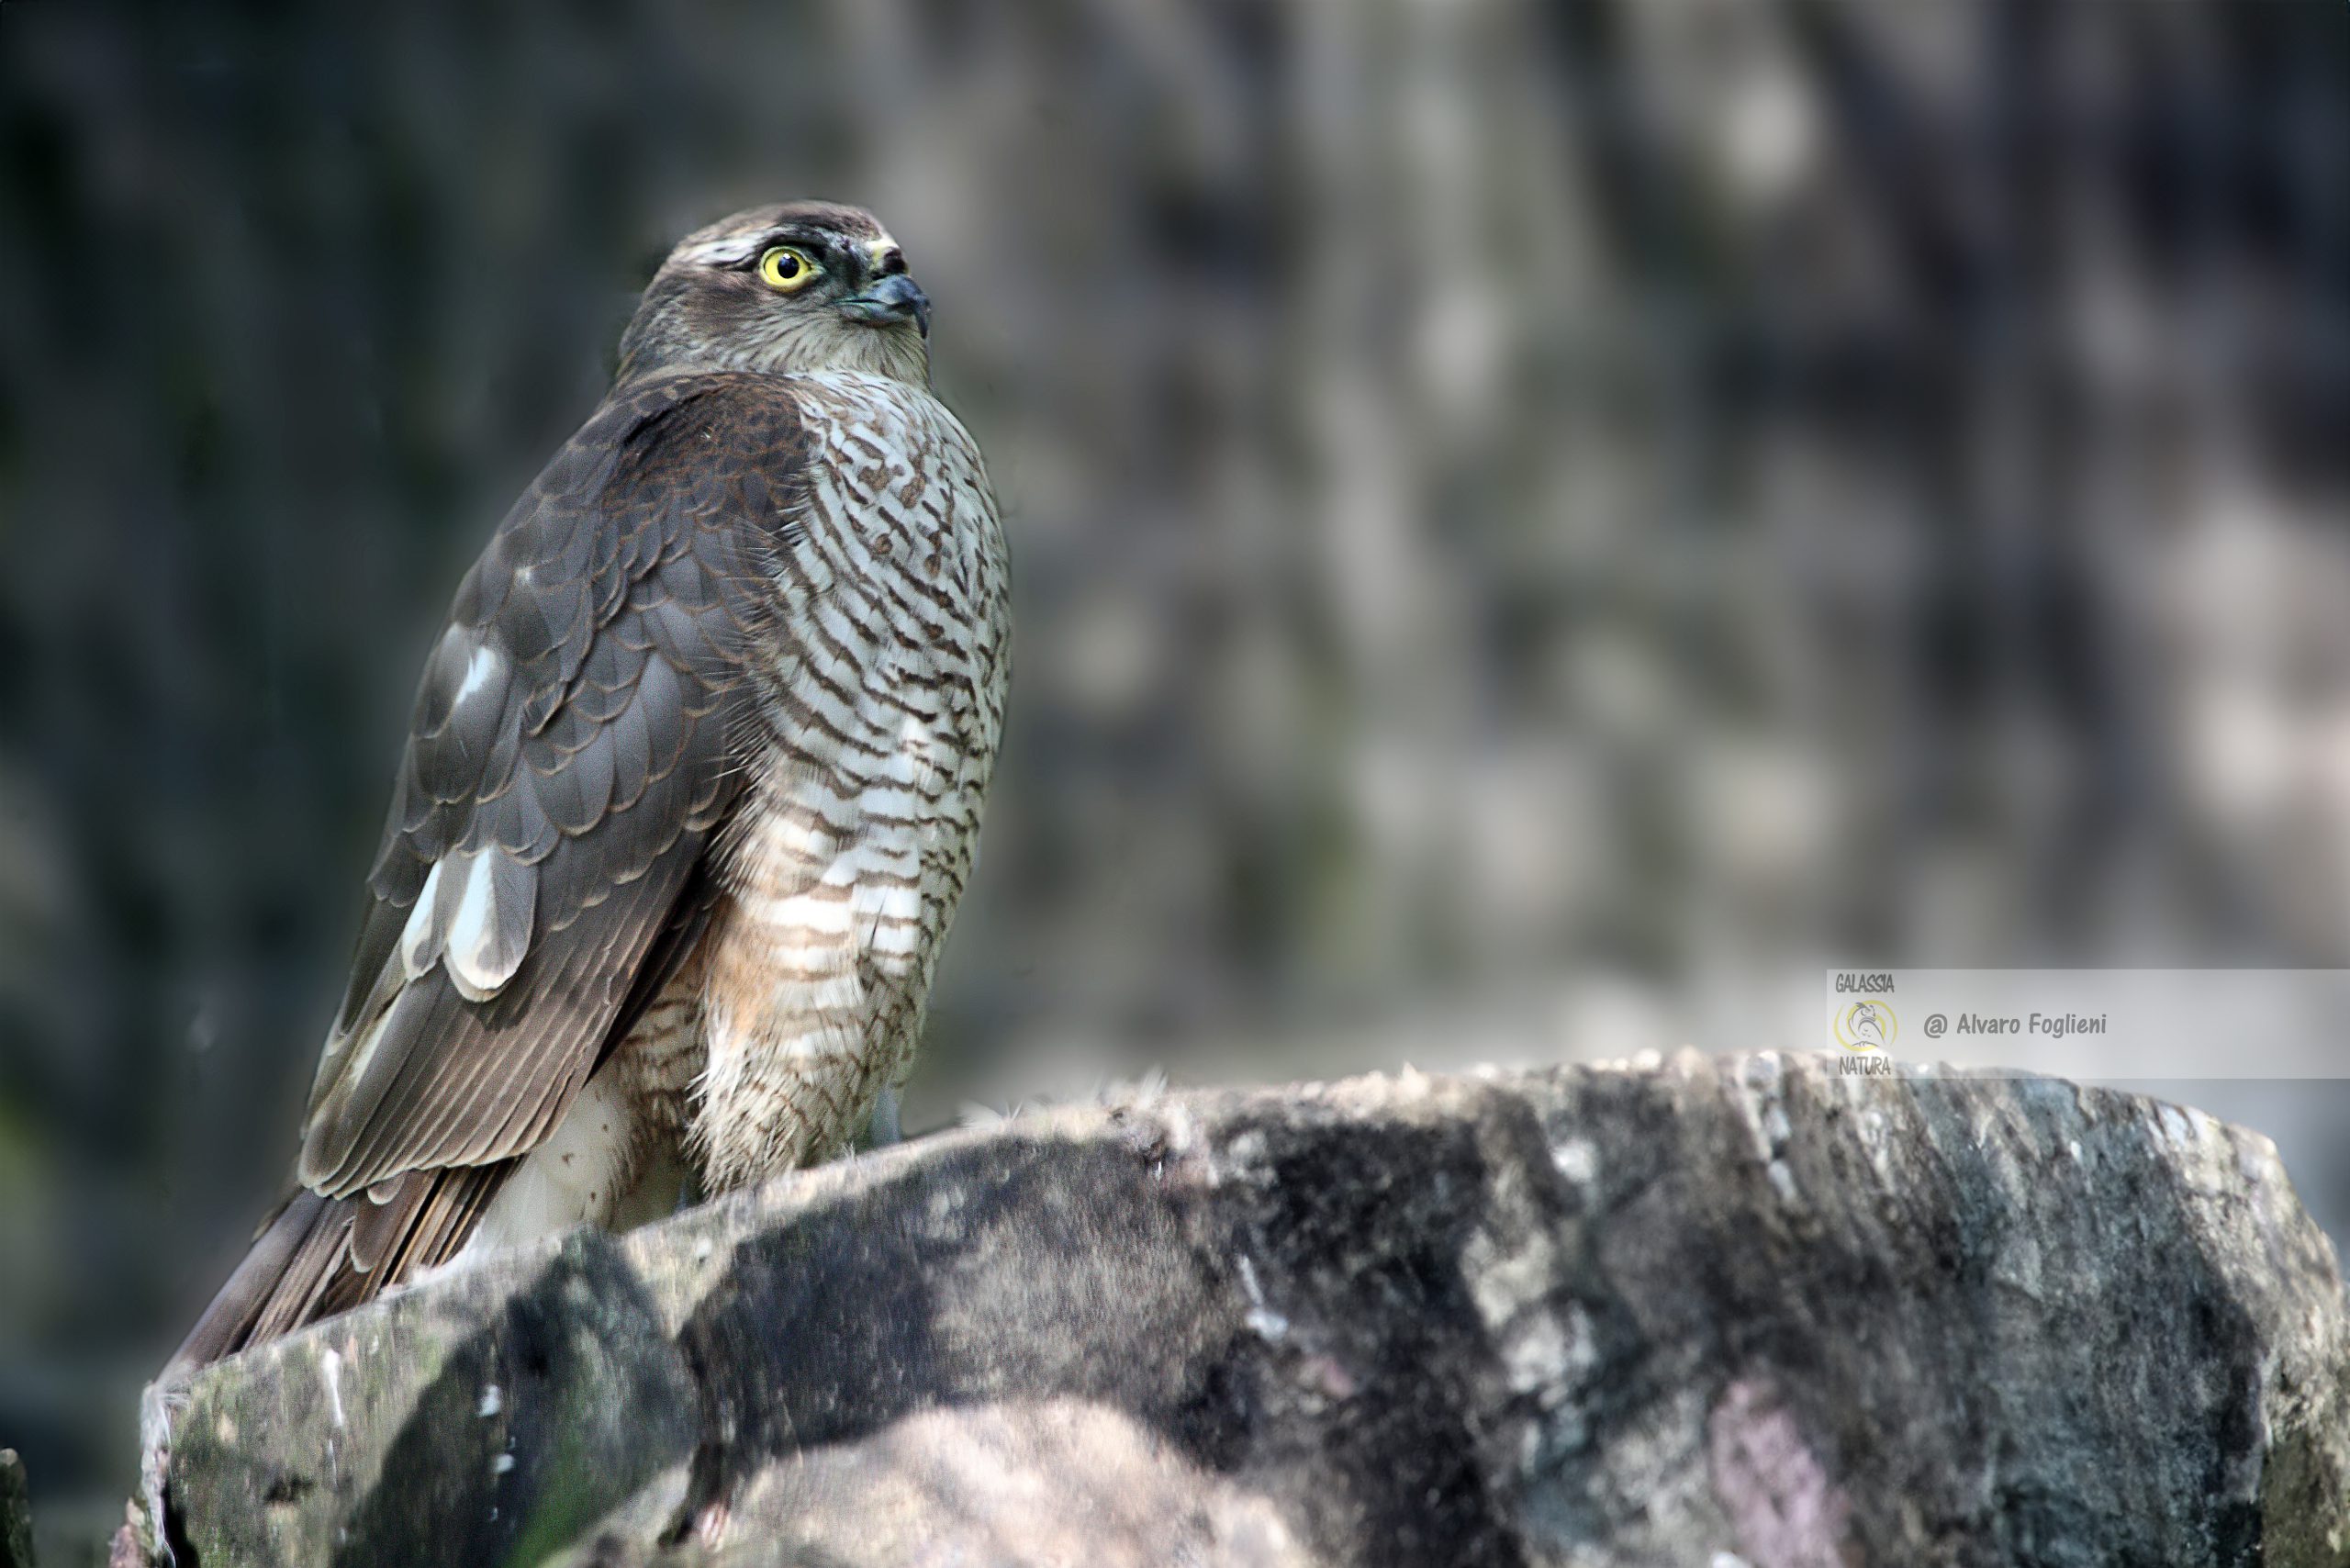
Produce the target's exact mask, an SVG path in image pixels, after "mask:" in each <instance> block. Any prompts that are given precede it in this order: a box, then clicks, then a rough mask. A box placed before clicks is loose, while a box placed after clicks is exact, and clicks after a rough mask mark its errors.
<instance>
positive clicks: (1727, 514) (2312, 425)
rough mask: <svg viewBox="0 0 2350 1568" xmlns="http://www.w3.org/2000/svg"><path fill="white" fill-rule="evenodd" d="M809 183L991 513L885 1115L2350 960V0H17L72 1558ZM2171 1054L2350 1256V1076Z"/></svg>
mask: <svg viewBox="0 0 2350 1568" xmlns="http://www.w3.org/2000/svg"><path fill="white" fill-rule="evenodd" d="M793 194H822V195H826V196H836V197H840V198H844V199H849V200H856V201H861V202H865V203H867V204H868V205H870V206H872V207H875V208H877V209H878V211H880V212H881V213H882V214H884V215H885V217H886V218H887V220H888V221H889V223H890V226H891V227H892V229H893V230H895V231H896V232H897V234H898V235H899V237H900V238H901V240H903V241H904V242H905V244H906V246H907V249H908V252H909V253H910V255H911V257H912V261H913V264H914V267H915V270H916V271H917V273H918V274H919V275H920V276H921V277H922V278H923V283H924V285H925V286H926V287H927V288H928V289H929V291H930V292H931V294H932V295H933V296H934V298H935V299H936V300H937V302H938V308H939V317H938V326H937V331H936V336H935V340H934V346H935V349H936V353H937V359H938V379H939V382H940V385H941V387H942V389H943V390H944V391H945V393H946V396H947V397H948V398H949V400H950V401H951V402H953V403H954V405H955V406H956V407H957V409H959V410H960V411H961V412H962V414H963V416H964V417H965V419H966V420H967V421H968V423H969V424H970V426H971V427H972V429H973V430H974V431H976V432H977V434H978V435H979V439H980V441H981V442H982V443H983V445H984V446H985V447H986V449H987V451H988V454H989V456H990V463H991V465H992V467H993V471H994V475H995V478H996V482H997V485H998V487H999V488H1000V490H1001V491H1002V497H1003V501H1004V507H1005V510H1006V513H1007V516H1008V518H1009V520H1010V523H1011V532H1012V533H1013V540H1014V548H1015V551H1016V554H1017V566H1018V574H1019V608H1018V617H1019V644H1018V675H1017V680H1016V695H1015V699H1014V711H1013V731H1012V734H1011V736H1010V738H1009V742H1008V746H1007V751H1006V754H1005V757H1004V762H1003V766H1002V770H1001V772H1000V774H999V783H998V790H997V796H996V800H995V802H994V805H993V807H992V810H991V812H990V822H989V826H988V836H987V844H986V849H985V854H984V856H983V868H982V871H981V874H980V877H979V881H978V883H977V885H976V886H975V888H974V890H973V893H972V896H971V898H970V901H969V902H968V904H967V906H966V911H965V913H964V916H963V919H962V922H961V924H960V926H959V928H958V933H957V937H956V940H955V943H954V945H953V947H952V949H951V951H950V954H949V958H948V961H947V965H946V972H945V974H944V976H943V977H942V982H941V985H940V989H939V991H938V994H937V998H936V1002H935V1006H934V1025H933V1030H932V1042H933V1052H932V1056H931V1058H930V1065H929V1067H928V1068H927V1070H925V1073H924V1075H923V1078H922V1079H920V1080H918V1081H917V1093H916V1097H915V1102H914V1104H913V1106H912V1116H911V1118H910V1120H911V1123H912V1125H914V1126H923V1125H935V1124H936V1123H938V1122H940V1121H942V1120H944V1119H946V1118H947V1117H949V1116H951V1114H953V1108H954V1106H955V1105H956V1104H957V1103H958V1102H959V1101H961V1100H963V1099H966V1098H996V1099H1002V1098H1005V1097H1013V1096H1019V1095H1023V1094H1027V1093H1030V1092H1035V1091H1037V1090H1039V1089H1045V1088H1050V1087H1054V1086H1066V1085H1068V1084H1069V1083H1072V1082H1080V1081H1083V1080H1084V1079H1085V1078H1086V1077H1087V1076H1088V1075H1091V1074H1093V1073H1096V1072H1109V1073H1118V1072H1126V1071H1131V1070H1134V1069H1135V1068H1136V1067H1137V1066H1138V1065H1140V1064H1143V1063H1146V1062H1152V1061H1156V1062H1160V1063H1164V1064H1165V1065H1166V1066H1167V1067H1168V1068H1169V1070H1171V1071H1172V1072H1173V1073H1174V1075H1175V1076H1176V1077H1177V1078H1178V1079H1179V1080H1180V1081H1208V1080H1234V1079H1258V1080H1274V1079H1283V1078H1290V1077H1299V1076H1329V1075H1336V1074H1338V1073H1342V1072H1345V1071H1348V1070H1363V1069H1369V1068H1373V1067H1379V1066H1392V1065H1393V1063H1394V1062H1396V1061H1397V1060H1400V1059H1403V1058H1410V1059H1412V1060H1415V1061H1416V1062H1418V1063H1419V1064H1420V1065H1422V1066H1429V1067H1434V1066H1447V1065H1456V1064H1458V1063H1460V1062H1465V1061H1468V1060H1472V1059H1479V1058H1504V1059H1514V1060H1535V1059H1544V1058H1563V1057H1570V1056H1572V1057H1592V1056H1602V1055H1614V1054H1620V1053H1623V1052H1627V1051H1632V1050H1638V1049H1641V1048H1645V1047H1659V1048H1670V1047H1673V1046H1676V1045H1680V1044H1683V1043H1693V1044H1695V1045H1697V1046H1699V1047H1702V1048H1705V1049H1708V1050H1727V1049H1732V1048H1752V1047H1762V1046H1769V1045H1804V1046H1808V1045H1811V1044H1813V1043H1814V1042H1812V1041H1810V1040H1808V1039H1803V1038H1800V1037H1799V1036H1801V1033H1802V1028H1801V1025H1802V1022H1803V1021H1804V1020H1805V1019H1806V1018H1807V1016H1808V1015H1807V1014H1804V1013H1802V1012H1801V1010H1800V1009H1798V1008H1790V1007H1788V1006H1785V1005H1783V1001H1784V999H1785V997H1786V996H1787V995H1788V994H1789V993H1790V991H1792V994H1793V995H1794V996H1796V997H1797V998H1799V999H1801V1000H1803V1001H1807V1002H1808V1001H1811V1000H1813V999H1816V997H1817V995H1818V976H1819V970H1820V968H1821V967H1822V966H1823V965H1825V964H1826V963H1828V962H1829V961H1830V959H1831V958H1853V959H1859V960H1865V961H1871V962H1880V963H1882V962H1902V963H1908V964H1913V965H1934V966H1940V967H1975V966H1982V967H1989V966H2002V965H2035V966H2071V965H2081V966H2091V965H2095V966H2123V965H2132V966H2163V965H2174V964H2176V965H2194V966H2230V965H2256V966H2312V967H2317V966H2339V965H2344V964H2345V963H2350V528H2345V522H2350V9H2345V8H2344V6H2342V5H2340V4H2339V3H2338V0H2310V3H2308V4H2298V5H2297V4H2286V3H2273V4H2259V5H2242V6H2223V5H2216V4H2213V5H2191V4H2176V5H2126V4H2070V5H2047V4H2021V3H2016V4H2007V3H1991V0H1984V3H1979V4H1978V3H1974V0H1943V3H1927V0H1912V3H1909V4H1904V5H1899V6H1894V5H1881V4H1849V5H1830V4H1802V3H1793V0H1790V3H1786V4H1712V3H1701V0H1662V3H1655V4H1645V3H1643V4H1629V3H1619V4H1596V3H1585V4H1575V5H1559V6H1537V5H1532V4H1527V5H1511V4H1501V3H1493V4H1473V3H1467V0H1461V3H1447V0H1420V3H1416V4H1405V3H1396V0H1361V3H1359V4H1349V5H1345V6H1339V5H1335V4H1333V5H1315V4H1299V5H1294V6H1270V5H1260V4H1255V3H1243V0H1226V3H1222V4H1189V5H1157V4H1147V3H1145V0H1055V3H1051V4H1046V5H1042V6H1036V5H1014V4H1010V3H1008V0H1007V3H1002V4H984V3H981V4H963V5H955V4H946V3H944V0H939V3H915V0H829V3H813V0H811V3H803V4H790V5H762V6H750V5H744V6H718V5H706V4H695V5H688V6H676V5H667V4H656V3H655V0H603V3H600V4H597V5H591V6H582V7H576V8H573V9H571V10H569V11H567V12H565V13H563V14H560V15H558V14H555V13H554V12H552V11H549V12H547V13H545V14H542V13H540V12H538V11H532V12H530V13H528V14H527V20H526V19H525V14H524V13H521V12H518V11H509V10H506V9H503V8H494V7H480V6H457V5H439V6H436V5H409V6H383V7H375V8H369V9H363V10H351V9H348V8H345V9H342V10H341V13H340V14H339V15H332V16H330V15H329V14H328V12H327V8H325V7H316V8H308V9H306V8H299V7H286V6H277V7H253V8H251V9H246V8H237V7H230V6H222V5H216V4H203V3H197V4H185V5H180V6H172V7H168V8H165V7H154V8H145V7H136V6H110V5H103V4H91V5H78V4H77V5H70V6H69V5H66V4H62V0H9V3H7V4H5V5H0V547H5V552H6V554H5V557H0V558H4V559H5V563H6V565H5V570H0V1444H6V1445H11V1446H14V1447H17V1448H18V1449H20V1450H23V1451H24V1453H25V1454H26V1456H27V1461H28V1468H29V1470H30V1473H31V1477H32V1485H33V1488H34V1493H35V1496H36V1500H37V1503H38V1505H39V1508H40V1509H41V1513H40V1518H41V1522H42V1525H43V1528H44V1529H45V1530H48V1531H50V1532H51V1535H52V1539H51V1540H50V1542H45V1545H46V1546H47V1547H48V1549H49V1551H50V1556H49V1557H47V1558H45V1559H44V1560H45V1561H50V1562H56V1561H61V1560H62V1561H66V1562H72V1561H74V1559H73V1557H72V1556H71V1555H62V1554H65V1553H66V1552H67V1551H68V1547H67V1545H66V1544H65V1543H66V1542H68V1541H69V1540H83V1539H89V1540H95V1538H96V1534H97V1532H98V1530H99V1529H100V1527H102V1526H104V1525H106V1524H110V1523H111V1522H112V1519H113V1518H117V1517H118V1513H117V1510H118V1507H119V1502H118V1499H119V1498H120V1496H121V1495H122V1494H123V1493H124V1491H125V1490H126V1489H127V1486H128V1484H129V1472H130V1468H131V1465H132V1462H133V1455H134V1452H135V1446H136V1445H135V1439H134V1435H133V1428H132V1423H133V1405H134V1396H135V1392H136V1389H137V1387H138V1384H139V1383H140V1380H141V1378H142V1377H143V1376H144V1375H145V1374H146V1373H147V1372H149V1371H151V1369H152V1367H153V1365H154V1363H155V1362H156V1361H159V1360H160V1358H161V1356H162V1353H163V1352H164V1351H165V1350H167V1349H168V1347H169V1345H170V1344H171V1343H172V1342H173V1339H174V1338H175V1337H176V1334H177V1331H178V1330H179V1328H180V1327H183V1326H184V1325H185V1321H186V1318H187V1316H189V1314H190V1313H192V1312H193V1311H194V1309H195V1308H196V1305H198V1304H199V1303H200V1301H201V1300H202V1298H203V1297H204V1296H205V1294H207V1292H208V1291H209V1289H210V1287H211V1285H212V1284H213V1283H214V1282H216V1281H217V1278H218V1273H219V1271H222V1270H224V1269H225V1268H226V1267H227V1265H228V1262H229V1260H230V1258H231V1257H232V1256H233V1255H234V1253H235V1252H236V1251H237V1250H238V1249H239V1247H240V1245H241V1241H242V1239H243V1236H244V1230H245V1227H246V1226H248V1225H249V1224H250V1222H251V1221H252V1218H253V1217H255V1216H256V1215H258V1214H259V1213H260V1212H261V1209H262V1207H263V1204H265V1203H266V1201H267V1199H268V1197H269V1195H270V1193H271V1192H272V1190H273V1188H274V1184H275V1183H276V1182H277V1181H278V1180H279V1179H280V1177H281V1176H282V1175H283V1173H284V1170H285V1164H286V1161H287V1159H289V1157H290V1154H291V1149H292V1139H291V1129H292V1127H293V1126H294V1124H295V1119H296V1117H297V1114H298V1110H299V1106H300V1102H301V1098H302V1093H303V1090H304V1088H305V1086H306V1084H307V1082H308V1074H309V1070H310V1060H311V1055H312V1052H313V1051H314V1049H315V1047H316V1045H317V1041H318V1037H319V1032H320V1030H321V1028H322V1026H323V1023H324V1020H325V1018H326V1016H327V1014H328V1012H329V1010H330V1005H331V999H332V997H333V995H334V993H335V991H336V990H337V988H338V987H339V985H340V981H341V974H340V969H341V962H342V959H343V956H344V951H345V947H346V944H347V943H348V941H349V939H350V936H351V934H352V928H353V917H354V915H355V913H356V909H357V900H356V892H355V888H356V885H357V880H358V879H359V877H360V875H361V874H362V872H363V871H364V865H365V861H366V858H367V857H368V855H369V853H370V851H371V849H372V846H373V843H374V838H375V833H376V831H377V828H378V826H379V824H380V820H381V812H382V810H383V806H384V796H385V790H386V780H387V778H388V777H389V769H390V766H391V763H392V760H393V757H394V756H395V749H396V748H395V744H394V743H395V741H396V739H397V735H398V734H399V733H400V732H399V722H400V720H401V717H402V715H403V714H404V711H405V708H406V705H407V703H408V699H409V695H410V691H411V689H412V682H413V680H414V678H415V675H416V672H417V670H418V668H419V666H420V661H421V658H422V655H423V653H424V651H425V649H426V647H427V645H428V643H429V640H430V637H431V633H432V631H433V628H434V627H435V625H436V624H437V622H438V618H439V617H440V616H441V614H442V612H443V610H445V608H446V605H447V601H448V598H449V596H450V594H451V593H452V592H453V588H454V585H455V582H456V579H457V577H458V576H459V575H460V573H461V572H462V570H463V569H464V566H465V565H466V564H467V563H468V562H469V561H470V560H471V559H472V557H473V555H474V554H475V553H476V550H477V549H478V548H479V546H480V543H481V542H482V540H483V539H484V537H485V536H486V534H487V531H488V530H489V528H490V527H491V526H492V524H493V523H494V521H496V519H497V518H498V515H499V514H500V513H501V512H502V511H503V510H504V509H505V507H506V506H507V504H508V502H509V500H510V499H511V498H512V497H513V496H514V495H515V494H516V493H518V492H519V491H520V488H521V487H523V485H525V484H526V483H527V482H528V480H529V478H530V476H532V473H533V471H534V470H535V468H536V466H537V465H538V464H539V462H540V461H541V460H542V459H543V457H544V456H545V454H547V453H548V452H549V451H550V450H552V448H553V447H554V445H555V444H556V442H559V441H560V440H561V439H562V438H563V437H564V436H565V434H566V433H568V431H570V430H571V429H572V428H573V427H574V426H575V425H576V423H577V422H578V421H579V420H580V419H581V418H582V416H583V415H584V414H585V413H586V411H587V410H588V408H589V407H590V406H591V405H592V403H593V402H594V400H595V398H596V397H597V396H598V394H599V390H600V387H601V386H602V384H603V381H604V379H605V377H606V375H607V374H608V373H609V369H610V363H611V351H612V345H613V342H614V340H615V338H616V337H617V335H618V332H619V330H620V327H621V323H622V322H623V321H624V320H625V319H626V317H627V314H628V311H629V309H630V307H631V304H632V297H633V295H634V291H635V290H636V289H637V288H638V287H639V286H642V284H643V280H644V279H645V278H646V276H647V275H649V273H650V271H651V268H652V265H653V263H654V262H655V260H656V259H657V258H658V256H659V255H660V254H661V252H663V251H664V250H665V249H666V246H667V244H668V243H669V241H671V240H672V239H673V238H674V237H675V236H676V235H677V234H678V233H679V232H681V231H683V230H685V229H687V228H688V227H690V226H692V225H694V224H696V223H699V222H700V221H703V220H705V219H707V218H710V217H711V216H713V215H715V214H718V213H722V212H723V211H726V210H729V209H730V208H732V207H736V206H741V205H746V204H748V203H750V202H752V201H755V200H762V199H768V198H772V197H775V196H785V195H793ZM2344 1049H2345V1051H2350V1042H2345V1043H2344ZM2114 1067H2115V1074H2116V1076H2117V1077H2120V1076H2126V1075H2127V1072H2128V1067H2129V1064H2128V1062H2127V1061H2126V1060H2122V1061H2117V1062H2116V1063H2115V1064H2114ZM2224 1071H2225V1064H2224V1062H2223V1061H2222V1062H2221V1063H2219V1064H2216V1065H2215V1074H2218V1073H2222V1072H2224ZM2174 1092H2177V1093H2179V1094H2181V1095H2183V1096H2185V1097H2187V1098H2189V1099H2193V1100H2195V1101H2197V1102H2198V1103H2202V1104H2204V1105H2206V1106H2207V1107H2208V1108H2210V1109H2211V1110H2213V1111H2215V1112H2218V1113H2220V1114H2223V1115H2227V1116H2231V1117H2233V1118H2234V1119H2236V1120H2240V1121H2244V1122H2246V1123H2248V1124H2250V1125H2253V1126H2257V1127H2260V1128H2261V1129H2262V1130H2265V1131H2267V1132H2269V1133H2271V1134H2272V1135H2273V1136H2275V1137H2277V1139H2278V1140H2279V1143H2280V1145H2281V1147H2282V1148H2284V1151H2285V1159H2286V1164H2287V1166H2288V1169H2289V1170H2292V1172H2293V1173H2294V1176H2295V1179H2296V1181H2297V1182H2298V1183H2299V1185H2300V1190H2301V1192H2302V1193H2303V1194H2304V1196H2305V1197H2306V1199H2307V1200H2308V1202H2309V1204H2310V1205H2311V1209H2312V1211H2313V1212H2315V1213H2316V1214H2317V1215H2319V1217H2320V1218H2321V1219H2322V1220H2323V1221H2325V1222H2326V1223H2327V1224H2329V1225H2330V1226H2332V1227H2333V1230H2334V1233H2335V1235H2336V1237H2337V1238H2341V1237H2343V1236H2344V1235H2345V1234H2350V1137H2345V1136H2344V1133H2345V1128H2350V1094H2345V1092H2344V1088H2343V1084H2342V1083H2341V1082H2340V1081H2328V1082H2311V1083H2295V1084H2277V1083H2266V1084H2264V1083H2245V1082H2224V1081H2212V1082H2210V1083H2207V1084H2199V1085H2184V1086H2177V1088H2176V1089H2175V1090H2174ZM77 1500H80V1501H77ZM84 1525H86V1526H87V1527H88V1528H87V1529H86V1530H85V1529H84Z"/></svg>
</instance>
